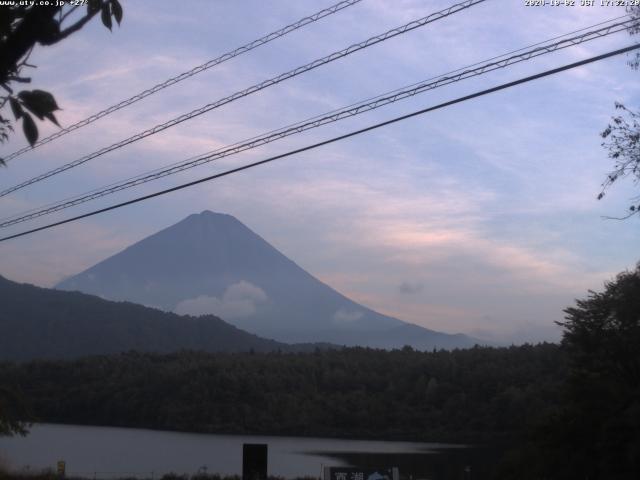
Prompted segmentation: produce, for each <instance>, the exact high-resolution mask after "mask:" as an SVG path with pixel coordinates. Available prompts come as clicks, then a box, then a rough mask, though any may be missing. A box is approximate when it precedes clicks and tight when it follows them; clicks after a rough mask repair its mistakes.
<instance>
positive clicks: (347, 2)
mask: <svg viewBox="0 0 640 480" xmlns="http://www.w3.org/2000/svg"><path fill="white" fill-rule="evenodd" d="M361 1H362V0H343V1H341V2H338V3H336V4H335V5H332V6H331V7H329V8H325V9H324V10H320V11H319V12H316V13H314V14H313V15H309V16H307V17H304V18H301V19H300V20H298V21H297V22H294V23H292V24H290V25H287V26H286V27H283V28H281V29H280V30H276V31H275V32H271V33H269V34H268V35H265V36H264V37H261V38H259V39H257V40H254V41H252V42H249V43H247V44H245V45H243V46H241V47H238V48H236V49H235V50H231V51H230V52H227V53H225V54H223V55H220V56H219V57H217V58H214V59H212V60H209V61H208V62H206V63H203V64H202V65H198V66H197V67H194V68H192V69H191V70H188V71H186V72H182V73H181V74H179V75H176V76H175V77H172V78H169V79H168V80H165V81H164V82H161V83H158V84H157V85H154V86H153V87H151V88H148V89H147V90H144V91H142V92H140V93H138V94H136V95H133V96H132V97H130V98H127V99H126V100H122V101H121V102H119V103H117V104H115V105H112V106H110V107H108V108H105V109H104V110H101V111H100V112H98V113H95V114H94V115H91V116H90V117H87V118H85V119H83V120H80V121H79V122H77V123H74V124H72V125H69V126H68V127H65V128H63V129H61V130H58V131H57V132H55V133H53V134H51V135H49V136H48V137H45V138H43V139H42V140H39V141H37V142H36V143H34V144H33V146H27V147H24V148H21V149H20V150H17V151H15V152H13V153H11V154H9V155H7V156H6V157H4V161H5V162H8V161H10V160H13V159H14V158H16V157H18V156H20V155H22V154H23V153H25V152H28V151H30V150H33V149H34V148H37V147H39V146H41V145H44V144H46V143H49V142H52V141H53V140H55V139H57V138H60V137H62V136H64V135H66V134H67V133H70V132H73V131H74V130H78V129H79V128H82V127H85V126H87V125H89V124H90V123H93V122H95V121H96V120H99V119H101V118H102V117H106V116H107V115H109V114H111V113H113V112H117V111H118V110H121V109H123V108H125V107H128V106H129V105H132V104H134V103H136V102H138V101H140V100H142V99H143V98H146V97H148V96H149V95H153V94H154V93H157V92H159V91H160V90H164V89H165V88H167V87H170V86H171V85H175V84H176V83H179V82H181V81H183V80H186V79H187V78H190V77H193V76H194V75H197V74H198V73H201V72H204V71H205V70H208V69H210V68H212V67H215V66H216V65H220V64H221V63H223V62H226V61H227V60H231V59H232V58H234V57H237V56H239V55H242V54H243V53H247V52H249V51H251V50H253V49H254V48H257V47H260V46H262V45H265V44H267V43H269V42H271V41H273V40H275V39H277V38H280V37H284V36H285V35H287V34H289V33H291V32H293V31H295V30H298V29H299V28H302V27H304V26H306V25H309V24H310V23H314V22H317V21H318V20H320V19H322V18H324V17H327V16H329V15H332V14H334V13H337V12H339V11H341V10H343V9H345V8H347V7H350V6H352V5H355V4H356V3H359V2H361Z"/></svg>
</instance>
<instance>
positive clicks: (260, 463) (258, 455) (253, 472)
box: [242, 443, 267, 480]
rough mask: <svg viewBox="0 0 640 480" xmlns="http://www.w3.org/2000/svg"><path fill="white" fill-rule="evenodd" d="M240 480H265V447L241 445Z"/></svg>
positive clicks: (264, 445) (252, 444)
mask: <svg viewBox="0 0 640 480" xmlns="http://www.w3.org/2000/svg"><path fill="white" fill-rule="evenodd" d="M242 480H267V445H266V444H264V443H245V444H243V445H242Z"/></svg>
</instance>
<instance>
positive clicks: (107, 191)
mask: <svg viewBox="0 0 640 480" xmlns="http://www.w3.org/2000/svg"><path fill="white" fill-rule="evenodd" d="M625 17H626V16H623V17H622V18H625ZM619 18H620V17H619ZM619 18H616V19H614V20H618V19H619ZM614 20H611V21H614ZM611 21H609V22H602V23H600V24H597V25H596V26H598V25H602V24H605V23H610V22H611ZM635 24H637V21H636V20H634V19H629V20H626V21H622V22H617V23H613V24H610V25H607V26H605V27H602V28H599V29H596V30H588V29H581V30H579V31H580V32H584V33H581V34H580V35H576V36H573V37H568V38H563V39H562V40H560V41H556V42H554V43H551V40H548V41H546V42H539V43H537V44H534V46H536V48H533V49H529V50H527V49H526V48H522V49H518V50H515V52H521V53H518V54H515V55H510V54H511V53H512V52H509V53H507V54H504V55H501V56H499V57H493V58H491V59H489V60H486V61H484V62H478V63H475V64H473V65H471V66H469V67H463V68H461V69H457V70H455V71H453V72H449V73H446V74H443V75H440V76H436V77H432V78H430V79H427V80H424V81H422V82H418V83H414V84H412V85H410V86H408V87H404V88H402V89H396V90H394V91H392V92H389V93H386V94H382V95H378V96H376V97H373V98H371V99H367V100H364V101H361V102H358V103H355V104H351V105H349V106H347V107H343V108H342V109H337V110H333V111H331V112H328V113H326V114H324V115H318V116H315V117H313V118H311V119H308V120H303V121H302V122H298V123H295V124H292V125H288V126H286V127H282V128H280V129H277V130H272V131H271V132H268V133H266V134H263V135H259V136H256V137H253V138H251V139H248V140H245V141H242V142H238V143H235V144H233V145H230V146H226V147H221V148H219V149H216V150H214V151H213V152H207V153H205V154H201V155H198V156H194V157H191V158H189V159H187V160H183V161H182V162H177V163H174V164H172V165H169V166H167V167H164V168H160V169H155V170H153V171H151V172H147V173H143V174H140V175H137V176H135V177H132V178H129V179H126V180H124V181H121V182H114V183H111V184H109V185H107V186H105V187H101V188H99V189H94V190H92V191H90V192H86V193H84V194H80V195H76V196H74V197H70V198H67V199H64V200H61V201H58V202H54V203H51V204H49V205H45V206H42V207H38V208H36V209H32V210H30V211H28V212H23V213H21V214H17V215H13V216H11V217H8V218H3V219H2V220H0V228H6V227H9V226H12V225H15V224H18V223H22V222H25V221H29V220H33V219H35V218H38V217H41V216H44V215H48V214H51V213H54V212H58V211H61V210H64V209H67V208H71V207H73V206H76V205H80V204H82V203H86V202H88V201H91V200H95V199H98V198H101V197H104V196H107V195H111V194H114V193H116V192H119V191H122V190H125V189H128V188H132V187H135V186H139V185H142V184H144V183H147V182H150V181H153V180H157V179H160V178H163V177H166V176H169V175H173V174H176V173H179V172H181V171H184V170H187V169H190V168H194V167H196V166H199V165H203V164H205V163H209V162H212V161H214V160H219V159H221V158H224V157H227V156H230V155H234V154H237V153H240V152H243V151H246V150H249V149H252V148H256V147H258V146H262V145H265V144H267V143H271V142H273V141H276V140H280V139H282V138H285V137H287V136H290V135H294V134H297V133H301V132H304V131H307V130H310V129H312V128H318V127H320V126H322V125H326V124H328V123H333V122H336V121H339V120H342V119H344V118H349V117H353V116H355V115H359V114H361V113H364V112H368V111H371V110H375V109H377V108H380V107H382V106H385V105H389V104H391V103H395V102H397V101H399V100H403V99H405V98H409V97H412V96H414V95H417V94H420V93H424V92H426V91H429V90H433V89H435V88H439V87H442V86H445V85H449V84H451V83H455V82H458V81H461V80H464V79H468V78H471V77H475V76H479V75H483V74H485V73H488V72H491V71H494V70H497V69H500V68H505V67H508V66H511V65H514V64H516V63H519V62H523V61H527V60H531V59H532V58H537V57H539V56H541V55H545V54H548V53H552V52H555V51H558V50H560V49H563V48H567V47H571V46H575V45H579V44H581V43H584V42H587V41H590V40H594V39H597V38H603V37H605V36H607V35H612V34H614V33H617V32H620V31H624V30H626V29H628V28H629V27H630V26H632V25H635ZM585 30H586V32H585ZM572 33H574V32H572ZM568 35H569V34H568ZM566 36H567V35H564V36H562V37H566ZM556 38H559V37H555V38H554V39H552V40H555V39H556ZM495 59H498V60H495Z"/></svg>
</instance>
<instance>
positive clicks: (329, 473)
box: [324, 467, 400, 480]
mask: <svg viewBox="0 0 640 480" xmlns="http://www.w3.org/2000/svg"><path fill="white" fill-rule="evenodd" d="M399 478H400V473H399V471H398V469H397V468H395V467H394V468H378V469H373V468H355V467H325V469H324V480H398V479H399Z"/></svg>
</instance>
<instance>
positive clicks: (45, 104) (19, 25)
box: [0, 0, 123, 163]
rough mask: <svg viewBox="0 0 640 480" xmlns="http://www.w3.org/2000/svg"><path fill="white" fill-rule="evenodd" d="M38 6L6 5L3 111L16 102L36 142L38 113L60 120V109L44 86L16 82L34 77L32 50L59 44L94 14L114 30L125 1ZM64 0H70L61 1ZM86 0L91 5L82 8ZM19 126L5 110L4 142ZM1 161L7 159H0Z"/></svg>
mask: <svg viewBox="0 0 640 480" xmlns="http://www.w3.org/2000/svg"><path fill="white" fill-rule="evenodd" d="M47 3H49V4H50V5H38V4H36V2H15V3H14V4H13V5H4V6H2V7H1V8H0V87H1V88H2V89H3V90H4V92H5V94H4V95H0V110H1V109H3V108H4V107H5V106H6V105H7V104H8V105H9V106H10V108H11V111H12V114H13V117H14V119H15V121H16V122H17V121H18V120H22V129H23V132H24V135H25V137H26V138H27V141H28V142H29V144H30V145H33V144H34V143H35V142H37V140H38V127H37V125H36V122H35V121H34V119H33V115H34V116H35V117H37V118H38V119H39V120H45V119H46V120H49V121H51V122H53V123H55V124H56V125H58V121H57V120H56V117H55V114H54V112H55V111H56V110H59V108H58V105H57V104H56V101H55V99H54V97H53V95H51V94H50V93H49V92H45V91H43V90H23V91H20V92H19V93H16V92H15V91H14V88H15V86H14V84H16V83H17V84H25V83H29V82H31V78H29V77H26V76H24V74H23V71H24V70H25V69H27V68H33V67H34V66H33V65H30V64H29V63H28V60H29V56H30V55H31V52H32V51H33V49H34V48H35V47H36V46H37V45H41V46H48V45H54V44H56V43H58V42H60V41H62V40H64V39H65V38H67V37H68V36H69V35H71V34H73V33H75V32H77V31H79V30H80V29H81V28H82V27H84V25H85V24H86V23H87V22H89V21H90V20H91V19H92V18H93V17H94V16H96V15H97V14H100V17H101V20H102V23H103V24H104V26H105V27H107V28H108V29H109V30H111V27H112V18H113V19H114V20H115V21H116V22H117V23H118V24H120V22H121V21H122V15H123V12H122V6H121V5H120V3H119V1H118V0H88V1H87V2H77V3H78V5H75V6H74V5H70V4H69V2H66V3H67V4H64V5H59V6H55V5H54V4H55V3H56V2H47ZM58 3H61V4H62V3H64V2H58ZM80 4H82V5H85V8H83V9H81V8H80ZM12 131H13V126H12V121H11V120H9V118H7V117H6V116H4V115H2V114H0V143H2V142H5V141H6V140H8V138H9V134H10V132H12ZM0 163H3V162H2V159H0Z"/></svg>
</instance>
